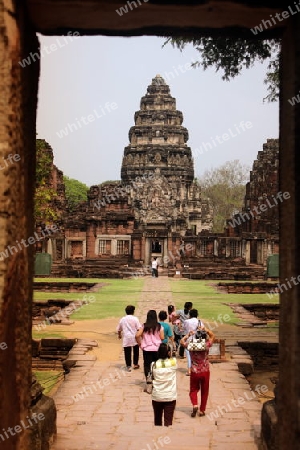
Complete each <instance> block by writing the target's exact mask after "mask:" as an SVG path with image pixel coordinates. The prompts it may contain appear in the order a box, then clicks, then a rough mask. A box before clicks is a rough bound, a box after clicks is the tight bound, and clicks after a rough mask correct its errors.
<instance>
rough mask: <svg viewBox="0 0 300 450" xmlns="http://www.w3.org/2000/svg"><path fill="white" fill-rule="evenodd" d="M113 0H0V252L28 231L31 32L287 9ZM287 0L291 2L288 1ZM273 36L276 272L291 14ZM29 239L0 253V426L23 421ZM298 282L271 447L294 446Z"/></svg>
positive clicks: (288, 250) (284, 208) (292, 242)
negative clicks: (277, 69) (15, 158)
mask: <svg viewBox="0 0 300 450" xmlns="http://www.w3.org/2000/svg"><path fill="white" fill-rule="evenodd" d="M125 3H126V2H122V1H120V0H98V1H96V0H87V1H85V2H78V1H75V0H74V1H71V0H69V1H68V2H67V1H59V0H57V1H55V2H54V1H50V0H27V2H24V3H23V2H14V3H10V2H8V1H7V0H0V28H1V39H0V64H1V69H0V70H1V72H0V92H1V101H0V157H4V158H6V157H7V156H8V155H9V154H10V153H12V154H18V155H20V160H19V162H18V163H16V164H15V165H13V166H12V167H10V168H8V169H7V170H2V171H0V188H1V190H0V227H1V237H0V251H4V250H5V249H7V247H8V246H9V245H10V246H12V245H14V244H15V243H16V241H17V240H18V241H20V240H22V239H28V238H29V237H30V236H32V235H33V202H32V199H33V187H34V165H35V119H36V104H37V86H38V70H39V67H38V63H34V64H31V65H30V66H27V67H26V68H22V67H21V65H20V64H18V63H19V61H20V60H22V59H23V58H25V57H28V55H30V52H32V53H37V52H38V42H37V38H36V36H35V32H36V31H39V32H42V33H44V34H48V35H55V34H56V35H59V34H64V33H67V32H68V31H79V32H80V34H81V35H84V34H90V35H92V34H105V35H119V36H131V35H146V34H148V35H164V34H170V33H173V34H177V35H187V34H189V35H197V34H206V35H207V34H215V35H217V34H223V35H231V36H241V35H242V36H248V37H253V34H252V33H251V31H250V28H253V27H255V26H257V25H258V24H260V23H262V21H263V20H267V19H268V18H269V17H270V14H272V15H273V17H275V15H276V13H278V12H280V11H284V10H287V8H288V6H287V5H286V1H283V0H281V1H280V0H277V1H276V0H275V1H274V0H273V1H267V0H263V1H251V2H250V1H246V0H245V1H238V0H227V1H226V0H224V1H223V0H198V1H197V0H189V1H186V0H173V1H172V0H163V1H162V0H149V1H148V2H144V0H136V1H135V3H136V4H137V7H135V6H134V4H133V3H134V2H131V5H132V10H130V11H128V13H126V14H124V16H122V17H119V16H118V14H117V13H116V9H117V8H120V7H122V6H124V4H125ZM291 3H293V2H291ZM280 34H282V35H283V52H282V77H281V107H280V189H281V191H288V192H289V193H290V195H291V200H290V201H289V202H285V203H283V204H282V205H281V211H280V232H281V242H280V244H281V255H280V273H281V280H282V281H284V280H285V279H286V278H288V279H291V277H297V275H299V274H300V256H299V253H300V252H299V250H300V248H299V247H300V246H299V237H298V236H299V229H300V223H299V222H300V213H299V208H300V201H299V199H298V197H299V193H300V192H299V181H298V173H299V168H300V167H299V166H300V156H299V155H300V104H296V105H295V106H291V105H290V104H289V102H288V99H289V98H292V97H293V96H295V95H296V94H298V92H299V90H300V57H299V55H300V16H299V14H296V13H295V14H293V15H291V14H290V16H289V18H288V19H286V20H282V21H278V22H277V23H276V24H275V25H274V26H273V27H271V26H270V27H269V28H267V27H266V29H265V31H263V32H262V33H260V35H259V36H258V38H263V37H272V36H274V35H277V36H278V35H280ZM32 277H33V258H32V248H31V247H30V246H29V247H28V248H27V249H26V251H25V250H22V251H17V252H15V253H14V254H13V255H11V256H9V257H7V258H6V257H4V258H2V260H1V261H0V344H1V343H4V345H3V346H4V347H5V345H6V348H5V349H3V350H2V349H1V348H0V418H1V425H0V428H2V429H3V428H4V429H7V428H8V427H13V426H16V425H18V424H19V423H20V422H21V420H23V419H24V418H25V417H26V415H27V413H28V411H29V404H30V383H31V364H30V358H31V323H30V317H31V314H30V311H31V300H32ZM299 297H300V295H299V287H298V286H295V287H294V288H293V289H290V290H289V291H286V292H284V293H283V294H282V296H281V317H280V350H279V352H280V377H279V386H278V395H277V406H278V412H279V415H278V431H279V437H278V444H276V445H278V448H280V450H281V449H289V450H293V449H296V448H298V445H299V436H300V410H299V401H300V381H299V380H300V379H299V372H300V370H299V369H300V352H299V348H300V346H299V344H300V314H299ZM1 445H2V448H3V449H4V450H8V449H9V450H12V449H16V450H28V449H29V448H30V445H28V441H27V432H26V431H25V432H24V433H19V434H16V435H15V436H11V437H9V439H6V440H5V441H4V442H1Z"/></svg>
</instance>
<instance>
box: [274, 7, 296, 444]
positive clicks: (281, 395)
mask: <svg viewBox="0 0 300 450" xmlns="http://www.w3.org/2000/svg"><path fill="white" fill-rule="evenodd" d="M299 91H300V15H299V14H295V15H294V16H293V17H291V18H289V19H288V21H287V28H286V30H285V32H284V35H283V42H282V73H281V94H280V97H281V98H280V100H281V104H280V164H279V167H280V176H279V180H280V181H279V189H280V191H282V192H285V191H287V192H289V193H290V196H291V197H290V199H289V200H285V201H283V202H282V203H281V204H280V205H279V206H280V210H279V217H280V283H284V282H285V279H286V278H287V279H288V280H290V279H291V277H297V276H298V275H300V232H299V230H300V103H297V102H295V105H294V106H292V105H291V104H290V102H289V101H288V100H289V99H292V97H293V96H295V95H299ZM291 284H293V283H291ZM299 305H300V285H299V284H298V285H296V286H294V285H293V287H292V288H291V289H289V290H288V291H284V292H283V293H282V294H281V296H280V329H279V343H280V345H279V384H278V392H277V406H278V427H277V429H278V433H279V439H278V448H279V449H283V448H286V449H296V448H299V436H300V407H299V405H300V376H299V374H300V306H299Z"/></svg>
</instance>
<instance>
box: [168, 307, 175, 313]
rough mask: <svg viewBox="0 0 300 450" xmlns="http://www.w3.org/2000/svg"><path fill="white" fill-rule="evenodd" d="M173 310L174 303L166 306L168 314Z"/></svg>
mask: <svg viewBox="0 0 300 450" xmlns="http://www.w3.org/2000/svg"><path fill="white" fill-rule="evenodd" d="M174 310H175V306H174V305H169V306H168V313H169V314H171V313H172V312H173V311H174Z"/></svg>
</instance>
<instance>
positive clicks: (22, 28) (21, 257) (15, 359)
mask: <svg viewBox="0 0 300 450" xmlns="http://www.w3.org/2000/svg"><path fill="white" fill-rule="evenodd" d="M16 5H18V6H16ZM25 11H26V4H25V3H23V2H10V3H7V2H3V0H0V29H1V39H0V93H1V94H0V95H1V102H0V161H1V166H2V169H1V170H0V229H1V234H0V251H1V252H7V257H4V258H3V257H2V258H1V260H0V345H1V344H2V343H5V345H4V344H3V345H1V348H0V422H1V433H3V429H4V430H7V429H8V427H11V428H13V427H15V426H17V425H20V424H21V423H22V420H23V421H24V423H26V416H27V415H30V410H29V407H30V388H31V305H32V279H33V268H34V262H33V251H34V245H28V247H26V248H23V249H22V250H20V249H19V248H18V247H16V241H17V240H18V241H19V242H20V241H21V240H22V239H24V240H25V241H27V242H28V238H29V237H33V236H34V234H33V233H34V227H33V193H34V179H35V138H36V131H35V122H36V106H37V87H38V74H39V60H38V57H39V51H38V40H37V37H36V35H35V32H34V30H33V29H32V28H31V26H30V24H29V21H28V19H27V16H26V13H25ZM30 54H32V55H33V57H34V58H35V59H36V61H35V62H34V60H33V57H32V59H30V64H29V65H28V66H26V67H24V68H22V66H21V65H20V64H19V61H22V60H23V58H28V57H30ZM9 155H19V157H18V158H17V159H18V160H17V159H13V160H12V161H13V162H12V163H11V162H10V161H11V160H9V159H8V158H9ZM10 158H11V157H10ZM3 165H5V167H3ZM4 347H5V348H4ZM30 432H31V430H30V429H26V430H24V431H22V432H20V433H15V435H14V436H10V435H9V439H6V440H4V441H2V439H1V449H2V450H28V449H29V448H33V447H32V445H31V442H30Z"/></svg>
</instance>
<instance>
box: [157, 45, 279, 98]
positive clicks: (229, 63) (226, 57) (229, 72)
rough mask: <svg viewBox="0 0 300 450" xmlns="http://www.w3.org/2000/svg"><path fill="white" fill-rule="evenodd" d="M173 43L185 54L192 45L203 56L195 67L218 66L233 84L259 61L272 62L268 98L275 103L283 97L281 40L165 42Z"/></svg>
mask: <svg viewBox="0 0 300 450" xmlns="http://www.w3.org/2000/svg"><path fill="white" fill-rule="evenodd" d="M168 43H170V44H171V45H172V46H173V47H177V48H178V49H179V50H180V51H183V50H184V48H185V47H186V46H187V45H188V44H192V45H193V46H194V47H195V49H196V50H197V52H198V53H199V54H200V59H199V60H198V61H195V62H194V63H193V64H192V66H194V67H202V68H203V69H204V70H206V69H207V68H208V67H215V68H216V72H218V71H219V70H222V71H223V75H222V79H223V80H226V81H229V80H230V79H231V78H234V77H236V76H237V75H239V74H240V73H241V71H242V69H243V68H246V69H248V68H249V67H252V66H253V64H254V63H255V62H256V61H260V62H263V61H265V60H269V63H268V70H267V73H266V78H265V81H264V82H265V84H267V90H268V95H267V96H266V98H265V100H268V101H269V102H274V101H277V100H278V96H279V55H280V49H281V45H280V40H279V39H270V40H254V39H253V40H251V39H242V38H231V37H223V36H220V37H200V38H187V37H169V38H168V39H167V40H166V41H165V43H164V46H165V45H166V44H168Z"/></svg>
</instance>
